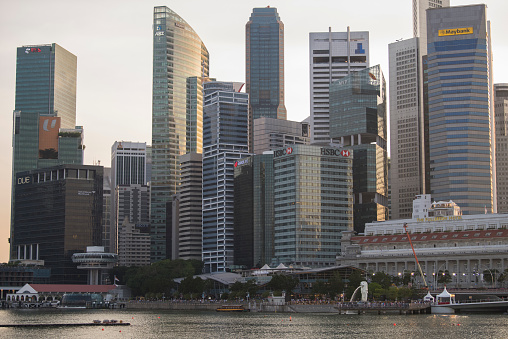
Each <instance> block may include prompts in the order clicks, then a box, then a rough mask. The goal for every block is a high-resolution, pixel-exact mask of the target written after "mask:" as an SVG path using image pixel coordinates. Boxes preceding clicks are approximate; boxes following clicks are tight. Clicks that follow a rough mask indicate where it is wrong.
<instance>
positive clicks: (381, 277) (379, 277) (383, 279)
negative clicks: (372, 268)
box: [372, 272, 393, 289]
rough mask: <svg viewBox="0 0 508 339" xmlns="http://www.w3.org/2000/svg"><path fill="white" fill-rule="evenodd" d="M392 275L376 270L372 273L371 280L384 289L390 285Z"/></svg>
mask: <svg viewBox="0 0 508 339" xmlns="http://www.w3.org/2000/svg"><path fill="white" fill-rule="evenodd" d="M392 278H393V277H392V276H391V275H388V274H386V273H384V272H376V273H374V274H373V275H372V282H377V283H378V284H379V285H381V286H382V287H383V288H384V289H388V288H390V286H392Z"/></svg>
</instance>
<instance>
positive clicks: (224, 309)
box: [216, 305, 250, 312]
mask: <svg viewBox="0 0 508 339" xmlns="http://www.w3.org/2000/svg"><path fill="white" fill-rule="evenodd" d="M216 311H217V312H249V311H250V310H249V309H246V308H245V307H243V305H222V306H221V307H218V308H217V309H216Z"/></svg>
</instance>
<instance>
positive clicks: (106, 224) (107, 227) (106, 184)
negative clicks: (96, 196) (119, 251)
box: [101, 167, 115, 253]
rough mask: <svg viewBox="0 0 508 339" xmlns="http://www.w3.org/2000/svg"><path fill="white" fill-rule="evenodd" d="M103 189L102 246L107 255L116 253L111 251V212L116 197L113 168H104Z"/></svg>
mask: <svg viewBox="0 0 508 339" xmlns="http://www.w3.org/2000/svg"><path fill="white" fill-rule="evenodd" d="M103 173H104V176H103V178H104V179H103V187H102V196H103V198H102V205H103V207H102V244H101V246H102V247H104V252H105V253H115V251H113V250H112V249H111V230H112V227H111V222H112V217H111V211H112V210H113V209H114V207H113V206H114V204H113V205H112V201H113V200H112V199H113V196H114V195H115V188H114V187H113V186H112V185H111V167H104V170H103Z"/></svg>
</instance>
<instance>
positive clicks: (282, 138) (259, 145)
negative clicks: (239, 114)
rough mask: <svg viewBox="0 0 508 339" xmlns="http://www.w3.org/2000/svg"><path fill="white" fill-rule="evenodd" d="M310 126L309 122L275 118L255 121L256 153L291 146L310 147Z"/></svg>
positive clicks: (263, 118)
mask: <svg viewBox="0 0 508 339" xmlns="http://www.w3.org/2000/svg"><path fill="white" fill-rule="evenodd" d="M309 143H310V125H309V123H308V122H305V121H302V122H297V121H290V120H281V119H273V118H265V117H262V118H258V119H256V120H254V148H253V149H254V153H255V154H263V152H266V151H273V150H275V149H279V148H284V147H286V146H289V145H308V144H309Z"/></svg>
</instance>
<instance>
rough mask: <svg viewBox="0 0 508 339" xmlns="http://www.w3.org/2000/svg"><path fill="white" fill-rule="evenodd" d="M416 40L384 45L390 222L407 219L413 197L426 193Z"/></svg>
mask: <svg viewBox="0 0 508 339" xmlns="http://www.w3.org/2000/svg"><path fill="white" fill-rule="evenodd" d="M418 40H419V39H418V38H412V39H407V40H402V41H397V42H394V43H391V44H390V45H388V50H389V65H390V77H389V81H390V83H389V86H390V92H389V93H390V138H391V140H390V141H391V142H390V148H391V152H390V161H391V163H390V178H391V180H390V186H391V187H390V189H391V192H390V203H391V208H390V218H391V219H408V218H411V213H412V211H413V199H414V198H415V196H417V195H419V194H422V192H426V191H428V188H427V189H426V187H425V186H424V184H425V183H427V184H428V179H426V178H425V176H426V175H427V176H428V170H425V165H428V161H424V152H425V150H426V149H427V147H425V145H426V143H425V142H422V141H423V140H425V139H424V137H423V136H422V132H423V131H424V129H423V128H422V123H423V122H424V121H425V120H422V119H421V117H422V116H421V112H422V106H423V102H422V101H421V100H420V87H419V85H420V83H419V81H418V79H419V78H418V75H419V63H418V60H420V52H419V42H418Z"/></svg>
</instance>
